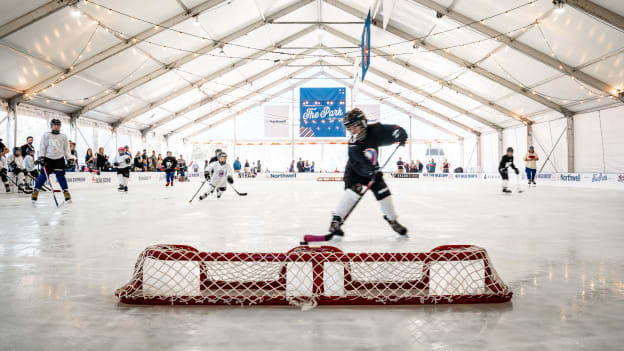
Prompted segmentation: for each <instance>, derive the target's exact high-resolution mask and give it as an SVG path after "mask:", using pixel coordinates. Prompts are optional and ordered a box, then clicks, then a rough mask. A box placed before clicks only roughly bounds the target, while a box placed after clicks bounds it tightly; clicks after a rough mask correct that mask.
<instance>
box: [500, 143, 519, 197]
mask: <svg viewBox="0 0 624 351" xmlns="http://www.w3.org/2000/svg"><path fill="white" fill-rule="evenodd" d="M509 167H511V168H513V169H514V171H515V172H516V174H520V172H519V171H518V168H516V165H514V163H513V148H512V147H508V148H507V153H506V154H505V155H503V158H501V161H500V164H499V165H498V173H500V175H501V178H502V179H503V192H504V193H511V190H509V187H508V185H509V174H508V169H509Z"/></svg>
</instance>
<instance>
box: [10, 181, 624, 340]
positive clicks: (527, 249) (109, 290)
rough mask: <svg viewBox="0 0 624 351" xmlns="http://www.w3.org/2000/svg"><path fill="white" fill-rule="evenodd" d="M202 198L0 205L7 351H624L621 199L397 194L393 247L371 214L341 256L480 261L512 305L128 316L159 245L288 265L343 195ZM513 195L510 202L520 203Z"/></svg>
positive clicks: (249, 185) (572, 193)
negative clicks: (152, 249)
mask: <svg viewBox="0 0 624 351" xmlns="http://www.w3.org/2000/svg"><path fill="white" fill-rule="evenodd" d="M197 184H198V183H186V184H177V185H176V187H175V188H174V189H165V188H164V186H160V185H140V186H137V185H132V184H131V186H130V192H129V193H128V194H123V193H118V192H117V191H116V190H115V188H116V185H115V184H113V185H111V187H110V189H106V188H97V189H93V188H91V189H88V190H79V189H76V190H74V191H73V197H74V201H73V203H72V204H70V205H67V206H64V207H62V208H61V209H56V208H55V207H54V204H53V202H52V200H51V198H50V194H49V193H42V194H41V195H40V201H39V203H38V204H37V205H36V206H33V205H31V203H30V200H29V199H28V198H27V197H26V196H24V195H20V196H18V195H15V194H12V195H5V194H0V350H5V349H6V350H129V349H132V350H164V349H166V350H209V349H210V350H298V351H303V350H352V349H353V350H411V349H413V350H427V349H439V350H449V349H452V350H456V349H457V350H486V349H487V350H503V349H513V350H516V349H524V350H599V349H604V350H615V349H621V347H622V344H624V333H622V326H624V216H623V215H624V186H623V187H621V188H620V189H619V190H618V189H588V188H580V187H566V186H538V188H536V189H528V190H527V189H525V190H527V191H526V192H525V193H524V194H513V195H511V196H505V195H502V194H500V193H499V191H500V188H499V184H498V183H497V182H472V183H468V182H465V183H462V182H459V183H452V182H434V181H429V182H427V181H414V180H394V181H389V184H390V187H391V189H392V192H393V193H394V203H395V206H396V209H397V213H398V214H399V220H400V221H401V222H402V223H403V224H404V225H406V226H407V227H408V228H409V230H410V235H409V239H408V240H401V239H397V235H396V234H394V233H393V232H392V231H391V230H390V227H389V226H388V224H387V223H385V221H384V220H383V219H382V215H381V212H380V210H379V207H378V205H377V204H376V203H375V201H374V198H373V197H372V196H370V195H368V196H367V198H366V199H364V200H363V201H362V203H361V204H360V206H359V207H358V208H357V210H356V211H355V212H354V214H353V215H352V217H351V218H350V219H349V220H348V222H347V223H346V224H345V226H344V229H345V232H346V236H345V239H344V241H342V242H341V243H337V244H335V246H338V247H340V248H341V249H343V250H344V251H370V252H376V251H377V252H380V251H405V252H407V251H414V252H418V251H428V250H430V249H432V248H434V247H436V246H438V245H443V244H474V245H479V246H482V247H484V248H486V249H487V250H488V252H489V254H490V257H491V259H492V261H493V264H494V267H495V269H496V270H497V271H498V273H499V274H500V276H501V277H502V279H503V280H504V281H505V282H506V283H507V284H509V286H510V287H511V288H512V290H513V291H514V296H513V299H512V302H511V303H506V304H490V305H488V304H484V305H455V306H453V305H450V306H449V305H445V306H398V307H397V306H395V307H384V306H380V307H357V306H351V307H320V308H316V309H314V310H311V311H307V312H302V311H301V310H300V309H297V308H295V307H258V306H256V307H245V308H241V307H208V306H197V307H184V306H174V307H170V306H132V305H123V304H119V303H117V301H116V299H115V297H114V296H113V292H114V290H115V289H116V288H118V287H120V286H122V285H123V284H125V283H126V282H127V281H128V280H129V279H130V277H131V274H132V270H133V265H134V263H135V261H136V258H137V256H138V255H139V253H140V252H141V250H142V249H143V248H145V247H146V246H149V245H152V244H156V243H176V244H188V245H192V246H195V247H196V248H198V249H199V250H202V251H271V252H282V251H286V250H288V249H290V248H292V247H293V246H296V245H297V243H298V241H299V240H300V239H301V236H302V235H303V234H305V233H317V232H318V233H322V232H324V231H325V230H326V229H327V226H328V224H329V220H330V219H331V215H330V212H331V210H332V209H333V207H334V206H335V204H336V202H337V201H338V198H339V196H341V194H342V184H341V183H317V182H300V181H296V182H288V181H283V182H281V181H276V182H269V181H267V182H255V183H253V182H238V183H237V185H238V187H239V190H240V191H247V192H249V196H247V197H238V196H236V195H235V194H234V192H232V191H231V190H228V191H227V192H226V193H225V195H224V197H223V198H222V199H220V200H217V199H209V200H206V201H203V202H199V201H197V200H196V201H197V202H194V203H193V204H191V205H189V204H188V199H189V198H190V196H191V195H192V193H193V192H194V190H195V189H196V186H197ZM514 188H515V187H514Z"/></svg>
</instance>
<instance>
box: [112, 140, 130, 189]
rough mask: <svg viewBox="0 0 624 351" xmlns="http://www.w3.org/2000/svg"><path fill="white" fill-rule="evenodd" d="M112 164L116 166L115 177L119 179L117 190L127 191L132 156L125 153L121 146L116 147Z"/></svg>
mask: <svg viewBox="0 0 624 351" xmlns="http://www.w3.org/2000/svg"><path fill="white" fill-rule="evenodd" d="M113 166H115V167H116V168H117V179H118V180H119V188H117V190H119V191H126V192H127V191H128V179H129V178H130V167H131V166H132V158H131V157H130V155H128V154H127V153H126V149H124V148H123V147H120V148H119V149H117V155H115V161H114V162H113Z"/></svg>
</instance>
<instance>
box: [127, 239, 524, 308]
mask: <svg viewBox="0 0 624 351" xmlns="http://www.w3.org/2000/svg"><path fill="white" fill-rule="evenodd" d="M115 295H116V296H117V297H118V299H119V300H120V301H121V302H124V303H132V304H209V305H211V304H231V305H233V304H236V305H253V304H273V305H275V304H293V305H297V306H304V305H308V306H315V305H317V304H334V305H340V304H435V303H484V302H505V301H509V300H510V299H511V295H512V292H511V290H510V289H509V288H508V287H507V285H505V283H504V282H503V281H502V280H501V279H500V277H499V276H498V274H497V273H496V271H495V270H494V268H493V267H492V264H491V262H490V259H489V257H488V254H487V252H486V251H485V250H484V249H482V248H480V247H476V246H470V245H448V246H440V247H437V248H435V249H433V250H432V251H430V252H424V253H388V252H385V253H381V252H380V253H344V252H342V251H341V250H339V249H337V248H335V247H332V246H321V247H309V246H299V247H296V248H294V249H292V250H290V251H288V252H286V253H234V252H200V251H198V250H197V249H195V248H193V247H191V246H185V245H156V246H151V247H148V248H147V249H145V250H144V251H143V252H142V253H141V255H140V256H139V259H138V261H137V262H136V265H135V269H134V274H133V276H132V279H131V280H130V282H129V283H128V284H126V285H125V286H123V287H121V288H119V289H117V291H116V292H115Z"/></svg>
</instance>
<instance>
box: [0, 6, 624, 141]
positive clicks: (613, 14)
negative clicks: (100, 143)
mask: <svg viewBox="0 0 624 351" xmlns="http://www.w3.org/2000/svg"><path fill="white" fill-rule="evenodd" d="M157 3H158V6H155V5H154V6H145V4H146V3H145V2H143V1H127V0H93V1H92V0H87V1H72V0H63V1H58V0H53V1H45V0H37V1H34V0H33V1H14V0H6V1H3V2H2V4H0V9H1V10H2V11H0V63H1V64H2V66H3V70H2V74H1V75H0V98H3V99H5V100H9V101H11V102H20V103H27V104H32V105H38V106H44V107H46V108H50V109H55V110H58V111H61V112H64V113H68V114H73V115H74V116H86V117H89V118H91V119H96V120H100V121H103V122H106V123H111V124H113V125H115V126H118V125H124V126H126V127H130V128H136V129H140V130H143V131H146V130H150V131H151V130H155V131H158V132H159V133H162V134H169V135H171V134H172V133H173V134H179V135H180V136H189V135H196V134H197V131H198V130H202V129H205V128H209V127H210V126H213V125H215V123H218V122H220V121H223V120H227V119H228V118H231V117H232V116H234V115H236V114H240V113H242V112H241V111H247V110H249V109H250V108H252V107H254V106H257V105H258V104H261V103H264V102H266V101H270V100H271V99H273V98H275V97H276V96H280V95H282V94H283V92H284V91H288V89H290V88H291V87H292V86H296V85H300V84H301V83H302V82H304V81H305V79H299V78H306V77H313V76H314V77H318V76H319V75H325V76H326V77H329V78H332V77H333V78H340V77H347V76H352V75H353V74H354V73H355V69H356V68H355V66H353V61H354V60H357V58H358V57H359V54H360V51H359V48H357V47H358V46H359V41H360V36H361V32H362V21H363V19H364V17H365V16H366V13H367V12H368V10H369V8H372V10H373V11H372V13H373V14H374V16H375V17H374V20H373V25H372V35H371V47H372V60H371V68H370V69H369V71H368V73H367V76H366V81H365V82H364V84H363V86H362V90H363V91H366V94H368V95H367V96H368V97H367V98H370V96H376V97H377V98H378V100H380V101H381V102H382V103H386V104H388V105H389V106H391V107H393V108H395V109H403V110H404V111H407V112H410V113H412V114H414V115H418V116H419V117H420V118H423V119H426V120H429V121H431V122H433V123H436V124H438V125H440V126H441V127H443V128H446V129H450V130H451V131H452V132H453V133H464V134H465V133H473V132H477V133H478V132H479V131H489V130H492V129H499V130H500V128H504V127H510V126H514V125H518V124H519V123H523V122H524V123H531V122H532V121H536V120H540V119H543V118H556V117H557V116H561V115H562V114H567V115H572V114H574V113H575V112H579V111H590V110H596V109H601V108H605V107H607V106H611V105H614V104H621V103H622V90H623V89H624V20H623V18H624V17H622V16H623V15H624V2H620V1H607V0H602V1H597V0H594V1H593V3H592V2H588V1H578V0H574V1H573V0H568V1H567V4H566V5H565V7H564V9H565V11H564V12H563V13H559V11H555V9H556V6H553V4H552V1H551V0H535V1H532V0H524V1H523V0H505V1H499V0H483V1H479V6H475V5H474V3H475V2H474V1H471V0H436V1H433V0H394V1H392V0H390V1H388V0H384V1H380V0H369V1H356V0H282V1H272V0H230V1H217V0H208V1H202V0H159V1H158V2H157ZM577 3H581V5H582V6H585V8H582V7H579V6H578V5H577ZM588 3H589V4H590V5H591V6H589V5H587V4H588ZM381 4H383V6H385V7H386V9H384V8H383V6H381ZM594 5H596V6H600V7H595V6H594ZM436 12H437V13H438V15H437V16H436ZM343 82H344V83H353V79H348V80H346V81H343ZM366 94H364V95H366Z"/></svg>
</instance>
